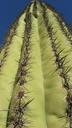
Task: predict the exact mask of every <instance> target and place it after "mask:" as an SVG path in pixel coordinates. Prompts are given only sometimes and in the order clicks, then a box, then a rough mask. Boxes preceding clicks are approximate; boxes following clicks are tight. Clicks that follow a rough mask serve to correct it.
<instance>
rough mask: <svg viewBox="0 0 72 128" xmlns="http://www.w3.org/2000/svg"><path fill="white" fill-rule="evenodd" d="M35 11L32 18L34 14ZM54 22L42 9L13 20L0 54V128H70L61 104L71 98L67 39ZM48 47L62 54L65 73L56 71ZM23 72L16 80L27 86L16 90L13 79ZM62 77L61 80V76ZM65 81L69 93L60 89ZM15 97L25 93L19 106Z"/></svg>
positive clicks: (71, 56) (52, 15) (50, 13)
mask: <svg viewBox="0 0 72 128" xmlns="http://www.w3.org/2000/svg"><path fill="white" fill-rule="evenodd" d="M35 4H37V5H36V6H37V8H35ZM44 7H45V10H44ZM34 9H35V11H36V12H34V13H33V11H34ZM44 11H45V12H44ZM35 13H36V14H37V17H36V15H34V14H35ZM44 13H45V14H46V19H44V16H43V15H44ZM29 16H30V19H29ZM58 18H59V15H58V14H57V13H55V12H54V11H53V10H51V9H50V8H48V7H47V6H46V5H45V4H43V5H41V4H40V3H39V2H37V3H32V4H31V6H29V7H28V8H27V9H26V10H25V12H24V13H22V14H21V16H20V17H19V18H18V20H17V21H16V22H17V23H16V25H15V27H14V30H13V28H11V30H12V31H11V34H9V35H8V38H7V40H6V44H7V45H5V47H4V48H3V49H2V51H1V53H0V63H1V62H2V63H3V64H2V65H1V64H0V65H1V66H0V128H25V127H26V126H27V127H28V128H72V126H71V125H72V123H71V122H72V119H71V117H69V116H68V115H67V112H66V110H67V109H68V107H69V106H68V105H69V104H68V102H67V100H66V98H67V95H68V94H71V86H72V70H71V66H72V46H71V39H72V35H71V34H70V33H69V32H68V29H67V27H66V26H65V23H63V22H62V25H63V28H64V31H66V33H68V35H69V38H68V36H66V35H65V33H64V32H63V30H62V29H61V26H60V21H58ZM46 21H48V24H47V26H46ZM48 26H49V27H50V28H52V30H49V29H48ZM50 32H51V33H50ZM69 39H70V40H69ZM54 40H55V41H54ZM53 41H54V42H53ZM27 43H28V44H27ZM52 43H54V46H57V45H58V46H59V47H58V48H56V53H59V52H60V51H61V50H62V52H61V53H60V54H59V56H58V59H59V58H61V57H64V56H66V55H67V57H66V58H65V61H64V63H63V65H62V66H63V67H64V69H63V67H60V68H58V66H59V63H56V59H57V58H56V57H57V55H55V51H53V47H52ZM27 45H28V46H27ZM25 58H26V59H25ZM25 61H27V63H26V64H27V65H25V66H22V67H21V63H22V62H25ZM69 68H70V69H69ZM26 69H28V72H27V74H25V75H23V76H22V75H21V76H20V80H26V82H24V83H23V84H22V85H21V86H20V83H19V81H17V82H16V79H17V78H18V77H19V74H20V73H21V70H22V71H26ZM56 69H57V70H56ZM68 70H69V71H68ZM63 71H64V72H65V74H64V76H66V75H67V77H66V78H65V77H63V76H60V73H63ZM66 73H67V74H66ZM61 75H62V74H61ZM67 79H68V85H69V89H67V88H65V87H64V84H67V81H65V80H67ZM68 85H67V86H68ZM20 92H23V93H24V95H23V96H22V98H21V100H19V99H18V94H19V93H20ZM69 92H70V93H69ZM19 101H20V102H19ZM28 101H31V102H30V103H29V104H28V105H27V106H26V108H25V110H23V113H21V112H19V111H18V112H15V110H16V107H20V106H19V105H25V104H26V103H27V102H28ZM19 103H20V104H19ZM70 107H71V106H70ZM70 110H71V109H70ZM70 112H71V111H70ZM19 114H20V116H21V114H22V116H21V118H20V117H19V120H18V122H19V124H18V122H17V124H16V121H17V119H18V116H19ZM70 114H71V113H70ZM71 116H72V115H71ZM11 118H13V119H14V120H13V121H12V120H11ZM20 121H22V122H23V125H22V124H21V123H20Z"/></svg>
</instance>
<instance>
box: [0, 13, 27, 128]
mask: <svg viewBox="0 0 72 128" xmlns="http://www.w3.org/2000/svg"><path fill="white" fill-rule="evenodd" d="M24 17H25V14H24V15H22V16H21V17H20V19H19V22H18V26H17V27H16V33H13V38H12V39H11V42H10V45H7V56H6V58H5V60H4V61H5V62H4V64H3V66H2V67H1V71H0V98H1V100H0V128H4V127H5V123H6V117H7V112H8V111H4V110H8V106H9V102H10V98H11V93H12V88H13V83H14V79H15V76H16V72H17V69H18V65H19V59H20V53H21V52H20V51H21V47H22V42H23V33H24V26H25V23H24ZM19 36H20V37H19Z"/></svg>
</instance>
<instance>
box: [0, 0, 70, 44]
mask: <svg viewBox="0 0 72 128" xmlns="http://www.w3.org/2000/svg"><path fill="white" fill-rule="evenodd" d="M43 1H46V2H47V3H49V4H51V5H52V6H53V7H55V8H56V10H58V12H60V13H61V14H62V15H63V16H64V19H65V20H66V21H67V22H68V23H71V24H72V0H43ZM29 2H30V0H0V44H2V43H3V39H4V35H5V33H6V32H7V30H8V27H9V26H10V25H11V23H12V22H13V21H14V20H15V18H16V16H18V14H20V12H21V11H22V10H23V9H24V8H25V6H27V4H28V3H29Z"/></svg>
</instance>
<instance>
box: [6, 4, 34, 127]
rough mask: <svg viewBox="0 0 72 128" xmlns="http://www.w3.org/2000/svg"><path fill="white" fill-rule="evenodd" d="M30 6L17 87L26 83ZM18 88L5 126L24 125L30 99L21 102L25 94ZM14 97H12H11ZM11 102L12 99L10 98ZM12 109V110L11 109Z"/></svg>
mask: <svg viewBox="0 0 72 128" xmlns="http://www.w3.org/2000/svg"><path fill="white" fill-rule="evenodd" d="M29 11H30V6H29V7H28V9H27V12H26V18H25V20H26V26H25V32H24V41H23V47H22V55H21V60H20V62H21V63H20V66H19V69H18V73H17V76H16V78H17V79H16V81H15V84H17V83H18V86H19V88H21V87H22V86H24V84H25V83H26V79H25V77H26V76H27V74H28V69H26V66H27V65H28V60H29V53H30V34H31V13H30V12H29ZM14 89H15V88H14ZM20 90H21V89H19V91H18V92H17V97H16V102H17V103H15V105H14V106H12V108H11V104H12V103H10V106H9V112H8V119H7V127H9V126H10V125H12V128H22V127H23V126H25V121H24V120H23V115H24V112H25V110H26V107H27V105H28V104H29V103H30V102H31V101H32V100H29V101H28V102H27V103H22V99H23V97H24V95H25V92H24V90H21V91H20ZM13 98H15V97H12V99H13ZM11 102H12V100H11ZM11 109H12V110H11ZM10 111H13V113H14V115H13V116H12V113H10Z"/></svg>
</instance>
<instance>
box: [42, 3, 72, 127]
mask: <svg viewBox="0 0 72 128" xmlns="http://www.w3.org/2000/svg"><path fill="white" fill-rule="evenodd" d="M42 7H43V18H44V22H45V26H46V28H47V32H48V34H49V37H50V39H51V45H52V49H53V52H54V56H55V58H56V60H55V63H56V65H57V67H58V70H59V75H60V77H61V78H62V79H63V80H64V85H63V86H64V88H65V89H66V90H67V98H66V101H67V103H68V109H67V110H66V112H67V117H68V120H69V127H70V128H72V94H71V91H72V90H71V88H70V83H69V77H68V72H69V71H70V70H71V67H69V68H67V69H66V68H65V66H64V62H65V59H66V56H63V57H61V56H60V53H59V52H58V48H57V45H56V43H55V40H54V38H53V36H54V34H53V32H52V26H50V25H48V17H47V15H46V8H45V6H44V5H42Z"/></svg>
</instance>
